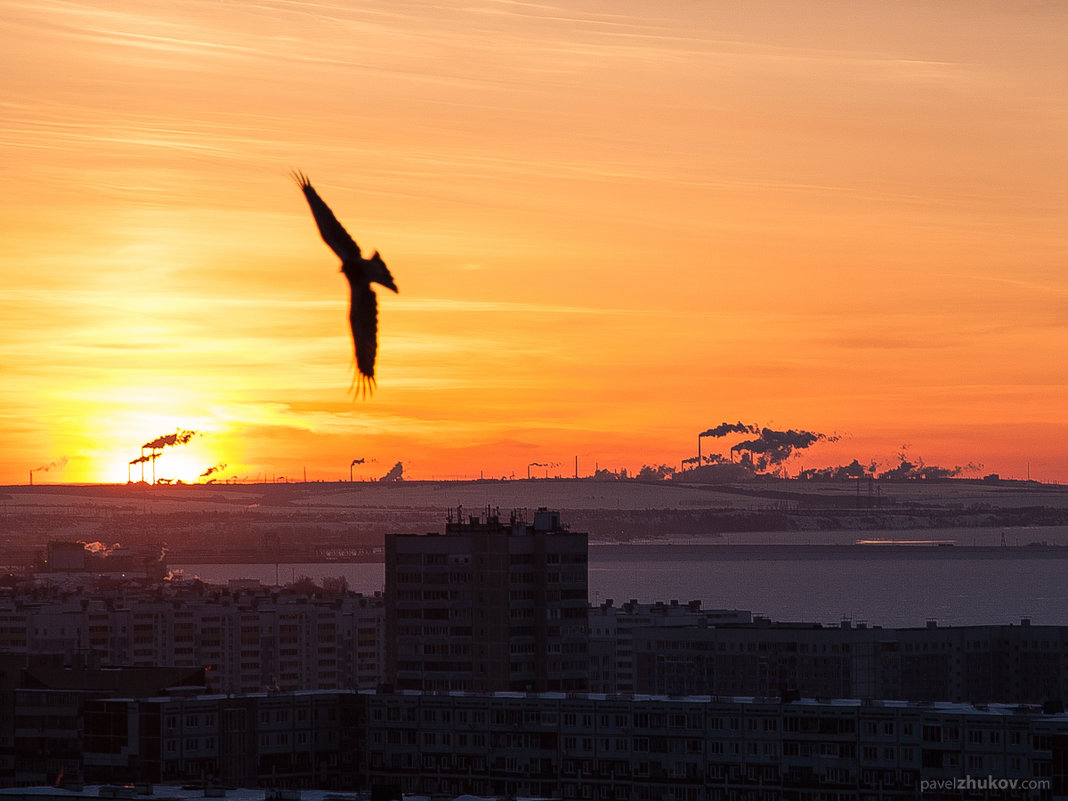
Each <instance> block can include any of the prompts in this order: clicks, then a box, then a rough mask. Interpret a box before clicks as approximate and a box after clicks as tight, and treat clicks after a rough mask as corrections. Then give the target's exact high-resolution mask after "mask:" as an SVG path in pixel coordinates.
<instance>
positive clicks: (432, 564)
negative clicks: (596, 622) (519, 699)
mask: <svg viewBox="0 0 1068 801" xmlns="http://www.w3.org/2000/svg"><path fill="white" fill-rule="evenodd" d="M587 557H588V550H587V536H586V534H580V533H573V532H571V531H569V530H567V529H566V528H565V527H564V526H562V525H561V523H560V515H559V513H558V512H553V511H548V510H546V509H544V508H543V509H539V510H538V511H537V512H536V513H535V514H534V521H533V523H527V522H525V521H524V520H523V519H522V516H521V515H520V514H518V513H513V514H512V516H511V519H510V520H509V521H508V522H507V523H505V522H502V521H501V520H500V519H499V518H498V517H497V516H496V515H493V514H487V515H486V517H485V519H481V518H479V517H477V516H472V517H470V518H469V519H468V520H466V521H465V520H463V519H462V518H460V517H459V515H458V516H457V519H456V521H455V522H454V521H452V520H450V521H449V522H448V524H447V525H446V527H445V534H444V536H441V535H437V534H427V535H425V536H423V535H393V536H389V537H387V538H386V592H385V596H386V674H387V679H388V681H389V683H390V684H392V686H393V687H394V688H396V689H398V690H465V691H470V692H495V691H502V690H519V691H535V692H540V691H546V690H567V691H570V690H583V689H585V688H586V687H587V670H588V665H587V658H588V631H587V622H588V614H589V605H588V600H587V596H588V591H587Z"/></svg>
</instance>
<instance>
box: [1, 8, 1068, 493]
mask: <svg viewBox="0 0 1068 801" xmlns="http://www.w3.org/2000/svg"><path fill="white" fill-rule="evenodd" d="M662 6H666V8H664V7H662ZM1066 38H1068V5H1065V4H1061V3H1031V2H1027V3H1015V2H999V3H991V2H945V3H933V2H925V3H909V2H899V1H897V0H895V1H894V2H881V3H876V2H855V1H851V2H840V3H836V2H818V3H795V2H793V0H784V1H783V2H751V3H749V2H747V3H736V2H714V1H712V0H707V1H706V2H690V1H689V0H687V1H686V2H681V1H680V2H671V3H665V4H660V3H656V4H654V3H646V2H643V3H639V2H631V1H630V0H603V2H601V1H599V2H572V0H560V2H558V3H540V2H517V1H516V2H513V0H497V1H496V2H492V1H491V2H485V1H484V0H473V2H470V3H456V4H453V3H422V2H397V1H396V0H389V1H388V2H386V0H371V2H360V3H352V2H341V0H320V1H319V2H314V3H313V2H296V0H259V2H256V3H219V2H216V0H189V1H188V2H172V1H171V0H167V2H163V1H162V0H137V2H133V0H107V2H103V0H97V1H96V2H80V1H79V0H24V1H22V2H8V0H0V75H3V76H4V80H3V87H4V91H3V92H2V93H0V160H2V163H3V165H4V169H3V171H2V173H0V185H2V188H3V192H2V195H0V205H2V209H0V242H2V243H3V247H2V248H0V309H2V313H0V368H2V370H3V380H2V383H0V421H2V425H3V428H4V432H3V433H4V444H3V448H2V449H0V483H25V482H26V481H27V480H28V474H29V470H31V469H32V468H35V467H39V466H45V465H49V464H52V463H60V462H61V460H63V459H65V460H66V462H65V463H63V466H62V467H60V466H59V465H58V464H57V466H56V467H55V468H54V469H52V470H51V471H49V472H47V473H45V472H43V471H42V472H41V473H38V474H36V475H35V479H36V482H40V483H44V482H68V481H70V482H74V481H125V480H126V478H127V475H128V462H129V460H131V459H133V458H135V457H137V456H139V455H140V446H141V444H142V443H144V442H146V441H148V440H151V439H154V438H156V437H158V436H160V435H163V434H168V433H173V432H175V431H176V430H177V429H179V428H180V429H187V430H196V431H199V432H201V434H202V435H201V436H198V437H196V438H194V439H193V440H191V441H190V442H189V443H188V444H187V445H182V446H175V447H174V448H170V449H167V450H166V451H165V452H164V454H163V456H162V457H161V458H160V460H159V461H158V463H157V465H156V467H157V475H158V476H165V477H172V478H181V479H183V480H187V481H189V480H194V479H195V477H196V476H197V475H198V474H199V473H200V472H201V471H203V470H204V469H206V468H207V467H209V466H211V465H214V464H218V463H223V462H225V463H226V464H227V465H228V468H227V469H226V471H225V475H227V476H244V477H247V478H251V479H255V478H257V477H260V476H263V477H272V476H273V477H276V478H277V477H278V476H287V477H290V478H303V477H304V471H306V474H307V477H308V479H310V480H318V479H323V480H334V479H340V478H346V479H347V478H348V475H349V470H348V468H349V464H350V462H351V460H352V459H355V458H364V459H367V460H368V462H367V464H366V466H363V467H358V468H357V469H356V471H355V475H356V476H357V477H377V476H379V475H382V474H384V473H385V472H386V471H387V470H388V469H389V468H390V467H391V466H392V465H393V464H394V463H395V462H397V461H402V462H403V463H404V468H405V472H404V474H405V476H406V477H408V478H414V479H418V478H462V477H465V476H466V477H478V476H479V475H480V474H481V475H485V476H487V477H490V476H502V475H515V476H517V477H525V476H526V471H527V465H528V464H530V463H531V462H539V463H556V464H559V465H560V467H558V468H556V467H554V468H545V469H540V468H539V469H535V470H534V471H533V474H534V475H544V474H546V473H549V474H555V473H560V474H562V475H571V474H572V473H573V472H574V469H575V459H576V457H577V459H578V464H579V472H580V474H588V473H590V472H592V471H593V469H594V467H595V466H598V465H599V466H600V467H602V468H609V469H613V470H618V469H620V468H626V469H628V470H629V471H636V470H637V469H638V468H640V467H641V466H642V465H643V464H650V465H658V464H669V465H673V466H678V465H679V464H680V462H681V460H682V459H684V458H687V457H690V456H693V455H694V454H695V452H696V445H697V443H696V435H697V433H698V432H700V431H702V430H704V429H706V428H709V427H711V426H714V425H716V424H718V423H720V422H724V421H736V420H742V421H744V422H746V423H750V424H753V423H755V424H759V425H767V426H771V427H774V428H782V429H785V428H799V429H807V430H811V431H818V432H823V433H827V434H836V435H839V436H840V437H841V439H840V440H838V441H837V442H834V443H831V442H822V443H820V444H817V445H815V446H813V447H812V448H811V449H810V450H809V451H807V452H806V453H805V454H804V456H803V457H801V458H798V459H795V460H793V461H792V462H791V463H789V465H788V469H789V470H790V471H796V469H798V468H799V467H801V466H805V467H822V466H827V465H833V464H844V463H847V462H849V461H851V460H852V459H853V458H857V459H859V460H860V461H861V462H865V463H866V462H869V461H871V460H873V459H874V460H876V461H878V462H880V463H881V464H882V465H884V466H887V467H890V466H893V465H894V464H896V463H897V458H898V456H897V455H898V453H899V452H901V450H902V447H903V446H907V451H906V452H907V454H908V455H909V457H910V458H912V459H913V460H915V459H923V460H924V461H925V462H927V463H928V464H937V465H943V466H947V467H952V466H956V465H966V464H969V463H976V464H980V463H981V464H982V471H981V472H982V473H987V472H999V473H1001V474H1002V475H1003V476H1006V477H1017V478H1022V477H1025V476H1026V475H1027V472H1028V470H1030V475H1031V477H1033V478H1037V479H1039V480H1043V481H1053V480H1056V481H1062V482H1068V447H1066V446H1068V418H1066V406H1065V401H1066V392H1065V390H1066V384H1068V366H1066V365H1068V360H1066V359H1065V356H1064V354H1065V351H1066V350H1068V349H1066V345H1068V328H1066V325H1068V314H1066V313H1065V312H1066V311H1068V309H1066V294H1068V293H1066V283H1065V276H1064V269H1065V266H1066V262H1068V259H1066V257H1068V236H1066V235H1065V233H1064V231H1065V220H1066V216H1068V215H1066V211H1068V190H1066V188H1065V187H1066V186H1068V54H1066V53H1068V51H1066V49H1065V47H1064V42H1065V41H1066ZM293 168H298V169H301V170H303V171H304V172H306V173H307V174H308V175H309V176H310V177H311V179H312V181H313V183H314V184H315V186H316V187H317V189H318V190H319V192H320V194H321V195H322V196H323V198H324V200H326V202H327V203H328V204H330V205H331V207H332V208H333V209H334V211H335V212H336V213H337V215H338V217H339V218H340V219H341V221H342V222H343V223H344V224H345V226H346V227H347V228H348V229H349V231H350V232H351V233H352V234H353V236H354V237H355V238H356V240H357V241H358V242H359V243H360V244H361V245H362V246H363V247H364V248H365V250H367V251H369V250H372V249H379V250H380V251H381V253H382V255H383V256H384V258H385V260H386V262H387V264H388V265H389V266H390V269H391V270H392V272H393V275H394V277H395V278H396V280H397V283H398V285H399V287H400V294H399V295H393V294H392V293H389V292H379V305H380V315H379V318H380V333H381V336H380V348H379V359H378V382H379V384H378V390H377V392H376V393H375V395H374V397H373V398H372V399H371V400H369V401H353V400H352V398H351V396H350V395H348V393H347V390H348V388H349V384H350V381H351V378H352V370H353V366H352V355H351V342H350V340H349V333H348V329H347V318H346V308H347V301H348V295H347V286H346V284H345V280H344V278H343V277H342V276H341V275H340V274H339V273H338V262H337V259H336V257H335V256H334V255H333V254H332V253H331V252H330V251H329V250H328V249H327V248H326V246H325V245H324V244H323V242H322V241H321V240H320V239H319V237H318V234H317V232H316V230H315V227H314V223H313V221H312V219H311V215H310V214H309V212H308V208H307V205H306V204H305V202H304V199H303V197H302V196H301V194H300V192H299V191H298V189H297V188H296V186H295V185H294V184H293V183H292V181H291V180H290V179H289V178H288V177H287V171H288V170H290V169H293ZM718 444H719V443H714V442H709V441H707V440H706V441H704V442H703V450H704V451H705V452H706V453H707V452H709V451H710V450H714V449H715V448H716V446H717V445H718ZM722 444H723V445H729V442H724V443H722ZM372 459H373V460H375V461H373V462H372V461H371V460H372ZM135 471H136V468H135ZM361 471H362V472H361ZM970 474H972V475H974V474H975V472H974V471H973V472H971V473H970ZM134 477H135V478H136V477H138V473H137V472H134Z"/></svg>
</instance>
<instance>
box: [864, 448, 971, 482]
mask: <svg viewBox="0 0 1068 801" xmlns="http://www.w3.org/2000/svg"><path fill="white" fill-rule="evenodd" d="M898 459H900V460H901V462H900V464H898V466H897V467H894V468H892V469H890V470H887V471H886V472H885V473H883V474H882V475H880V476H879V478H885V479H890V480H891V481H893V480H898V481H901V480H906V481H915V480H918V479H937V478H955V477H956V476H959V475H960V474H961V473H964V472H965V471H967V472H976V471H979V470H982V469H983V466H982V465H981V464H972V463H969V464H967V465H965V466H964V467H961V466H959V465H958V466H956V467H938V466H937V465H928V464H924V463H923V459H920V458H919V457H917V459H916V462H912V461H911V460H909V459H908V458H907V457H906V456H905V454H904V453H903V452H902V453H901V454H899V455H898Z"/></svg>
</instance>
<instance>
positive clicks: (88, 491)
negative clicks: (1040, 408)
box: [0, 477, 1068, 567]
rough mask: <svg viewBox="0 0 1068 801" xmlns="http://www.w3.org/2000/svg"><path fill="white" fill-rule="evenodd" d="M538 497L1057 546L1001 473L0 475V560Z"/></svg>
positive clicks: (636, 528)
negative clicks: (50, 480)
mask: <svg viewBox="0 0 1068 801" xmlns="http://www.w3.org/2000/svg"><path fill="white" fill-rule="evenodd" d="M547 504H548V505H551V506H552V507H553V508H556V509H559V510H560V511H561V514H562V515H563V516H564V518H565V519H566V520H567V521H568V523H569V525H571V526H572V527H574V528H575V529H576V530H582V531H585V532H588V534H589V537H590V541H591V542H615V543H641V542H647V541H653V542H656V541H659V542H663V541H665V540H670V539H671V538H678V537H682V538H684V541H687V542H697V541H706V542H716V541H726V540H729V539H730V536H731V535H732V534H744V533H757V532H774V533H776V537H775V539H774V541H775V542H776V543H780V544H782V543H792V544H797V545H804V544H809V543H814V542H818V541H819V540H816V539H813V535H814V534H815V533H819V532H824V533H827V532H842V533H843V537H844V539H842V538H839V539H838V540H837V541H838V542H855V541H857V540H879V539H884V540H907V539H910V536H909V535H908V534H907V532H909V531H918V532H922V534H920V535H917V536H916V537H911V538H912V539H922V540H937V539H945V540H951V541H954V540H958V539H959V540H960V541H961V542H960V544H972V542H973V540H974V535H976V534H977V533H984V532H986V533H988V534H990V536H987V537H986V538H985V539H984V540H983V542H984V544H995V545H997V544H1007V545H1031V546H1041V545H1043V544H1045V545H1059V544H1068V539H1063V537H1062V535H1063V534H1064V533H1065V531H1068V487H1063V486H1060V485H1050V484H1039V483H1037V482H1026V481H1006V480H1001V479H974V480H972V479H950V478H942V479H926V480H924V479H916V480H904V479H898V480H895V479H879V480H875V479H860V478H857V479H823V480H817V479H781V478H772V477H763V478H752V479H748V480H744V481H736V482H729V483H699V482H684V481H680V480H672V481H663V480H651V481H642V480H638V479H619V478H605V479H594V478H588V479H527V480H480V481H456V482H448V481H443V482H425V481H396V482H394V481H390V482H362V481H353V482H345V481H340V482H310V483H308V482H285V483H266V484H196V485H170V486H161V485H150V484H142V483H132V484H126V485H60V484H51V485H36V486H25V485H23V486H8V487H0V520H2V522H3V526H2V529H0V547H2V549H3V550H2V554H3V555H2V557H0V566H5V565H6V566H7V567H17V566H19V565H29V564H31V563H32V562H33V559H34V557H35V554H37V553H38V552H39V551H40V550H41V549H42V548H43V547H44V545H45V544H46V543H47V542H48V541H49V540H53V539H62V538H73V539H78V540H82V541H85V542H100V543H102V544H103V545H104V546H107V547H109V548H110V547H112V546H114V544H116V543H119V544H121V545H122V546H127V547H133V546H158V547H165V548H166V549H167V552H168V555H169V559H170V561H172V562H175V563H180V562H197V563H201V562H213V561H222V562H252V563H256V562H260V563H262V562H277V561H317V560H327V561H337V560H345V559H352V560H356V561H358V560H360V559H376V560H378V561H381V558H382V557H381V553H382V550H381V549H382V547H383V545H384V541H385V536H386V534H390V533H394V534H398V533H399V534H410V533H425V532H426V531H432V530H434V529H435V528H436V527H438V526H439V525H440V522H441V520H442V519H444V517H445V515H446V514H447V513H449V512H450V511H453V512H454V511H455V510H456V509H457V508H463V509H467V510H468V511H469V512H478V511H480V510H481V511H484V510H486V509H504V510H511V509H535V508H537V507H539V506H544V505H547ZM880 532H883V533H882V534H880ZM940 532H941V533H940ZM955 532H963V534H964V536H962V537H958V535H957V533H955ZM1006 532H1009V533H1008V534H1007V535H1006V537H1007V539H1006V540H1005V542H1004V543H1002V538H1001V535H1002V534H1005V533H1006ZM851 533H855V535H856V536H855V537H853V536H851ZM992 537H993V538H994V539H993V540H992V539H991V538H992ZM733 541H734V542H737V541H739V538H738V537H735V538H734V540H733Z"/></svg>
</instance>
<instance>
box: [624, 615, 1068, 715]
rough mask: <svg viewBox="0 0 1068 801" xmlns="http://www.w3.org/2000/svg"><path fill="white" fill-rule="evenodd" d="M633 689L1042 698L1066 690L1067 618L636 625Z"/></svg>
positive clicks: (944, 698)
mask: <svg viewBox="0 0 1068 801" xmlns="http://www.w3.org/2000/svg"><path fill="white" fill-rule="evenodd" d="M632 648H633V652H634V664H635V672H636V683H635V687H636V689H637V690H638V691H639V692H650V693H676V694H695V693H712V694H720V695H742V694H746V695H761V696H772V695H780V694H783V693H787V694H789V693H795V694H800V695H806V696H813V697H844V698H867V699H900V700H910V701H918V702H934V701H959V702H972V703H989V702H999V701H1000V702H1017V703H1020V702H1023V703H1042V702H1044V701H1047V700H1051V699H1053V700H1063V699H1065V698H1068V626H1035V625H1032V624H1031V622H1030V621H1029V620H1027V619H1024V620H1022V621H1021V622H1020V624H1019V625H1002V626H953V627H940V626H937V625H935V624H934V623H930V624H928V625H927V626H926V627H924V628H909V629H883V628H881V627H879V626H864V625H860V626H853V625H851V624H849V623H848V622H843V623H842V624H841V625H840V626H831V627H826V626H821V625H819V624H814V623H775V622H772V621H769V620H766V619H762V618H758V619H757V620H755V621H753V622H752V623H749V624H739V625H735V624H730V623H725V624H717V625H704V624H702V625H697V626H688V627H683V626H676V627H670V628H669V627H666V626H647V627H642V628H635V629H633V644H632Z"/></svg>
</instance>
